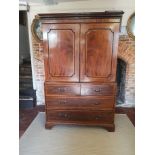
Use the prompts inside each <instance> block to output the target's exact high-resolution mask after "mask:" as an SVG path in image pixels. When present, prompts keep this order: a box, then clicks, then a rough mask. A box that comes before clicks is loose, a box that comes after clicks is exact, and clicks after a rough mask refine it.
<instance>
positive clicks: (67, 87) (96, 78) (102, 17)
mask: <svg viewBox="0 0 155 155" xmlns="http://www.w3.org/2000/svg"><path fill="white" fill-rule="evenodd" d="M122 15H123V12H122V11H115V12H110V11H105V12H94V13H71V14H69V13H59V14H39V15H38V18H40V20H41V23H42V31H43V44H44V66H45V105H46V124H45V127H46V128H51V127H52V126H54V125H56V124H77V125H95V126H102V127H104V128H106V129H107V130H108V131H114V130H115V125H114V112H115V96H116V83H115V80H116V64H117V49H118V38H119V28H120V24H121V19H122Z"/></svg>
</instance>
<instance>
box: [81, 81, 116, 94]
mask: <svg viewBox="0 0 155 155" xmlns="http://www.w3.org/2000/svg"><path fill="white" fill-rule="evenodd" d="M115 92H116V85H115V84H101V85H94V84H93V85H91V84H82V85H81V95H90V96H91V95H93V96H94V95H95V96H101V95H102V96H114V95H115V94H116V93H115Z"/></svg>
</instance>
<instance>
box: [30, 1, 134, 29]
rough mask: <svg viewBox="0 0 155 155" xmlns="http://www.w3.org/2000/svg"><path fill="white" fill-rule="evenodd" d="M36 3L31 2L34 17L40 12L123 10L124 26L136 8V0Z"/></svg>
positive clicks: (31, 12) (31, 11)
mask: <svg viewBox="0 0 155 155" xmlns="http://www.w3.org/2000/svg"><path fill="white" fill-rule="evenodd" d="M41 1H42V2H41ZM36 4H37V3H36ZM36 4H35V5H33V3H30V15H31V18H32V19H33V18H34V16H35V15H36V14H38V13H52V12H53V13H54V12H93V11H95V12H102V11H105V10H123V11H124V12H125V14H124V15H123V20H122V26H125V25H126V23H127V20H128V17H129V16H130V15H131V14H132V13H133V12H134V10H135V0H86V1H72V2H59V3H58V4H55V5H44V1H43V0H40V1H39V3H38V5H36Z"/></svg>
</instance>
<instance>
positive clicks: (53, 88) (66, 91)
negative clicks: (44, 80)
mask: <svg viewBox="0 0 155 155" xmlns="http://www.w3.org/2000/svg"><path fill="white" fill-rule="evenodd" d="M45 95H46V96H52V95H80V85H79V84H72V85H71V84H70V85H45Z"/></svg>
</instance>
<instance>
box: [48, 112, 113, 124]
mask: <svg viewBox="0 0 155 155" xmlns="http://www.w3.org/2000/svg"><path fill="white" fill-rule="evenodd" d="M46 119H47V121H57V122H60V123H61V122H80V121H82V122H92V123H93V122H96V123H97V122H98V123H103V122H104V124H106V123H107V124H111V123H113V122H114V111H113V110H103V111H102V110H100V111H95V110H93V111H84V110H83V111H82V110H79V111H78V110H76V111H73V110H72V111H69V110H67V111H62V110H53V111H52V110H47V115H46Z"/></svg>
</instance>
